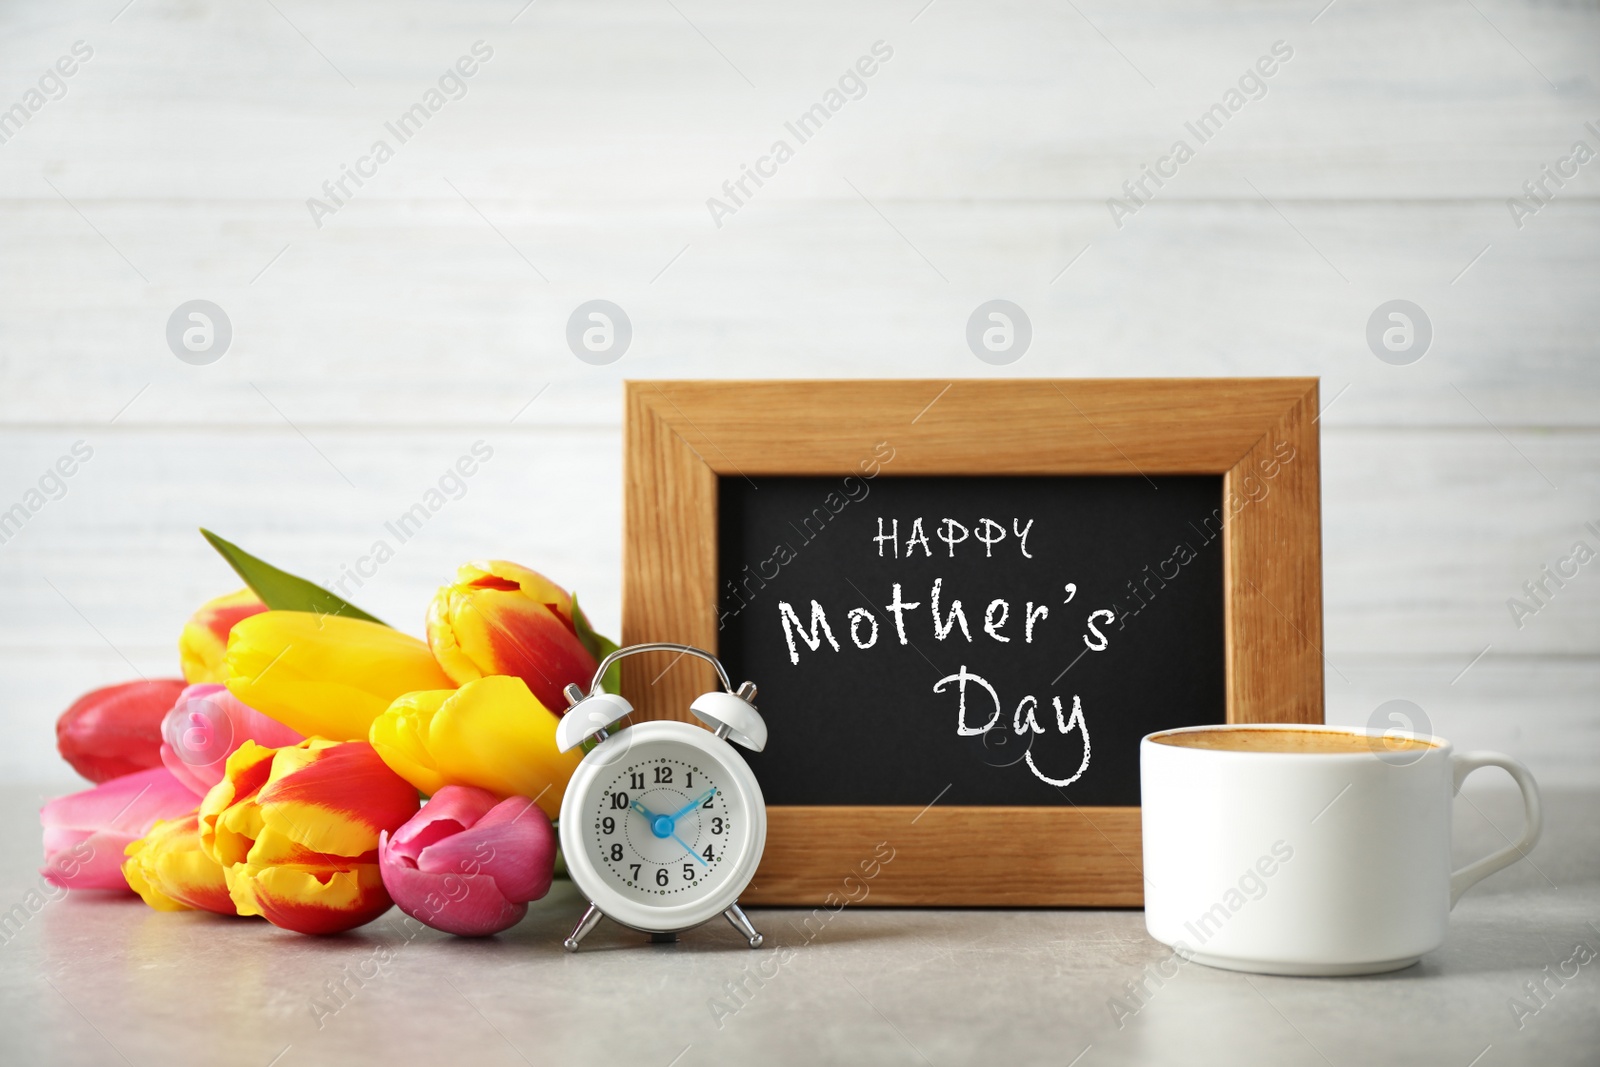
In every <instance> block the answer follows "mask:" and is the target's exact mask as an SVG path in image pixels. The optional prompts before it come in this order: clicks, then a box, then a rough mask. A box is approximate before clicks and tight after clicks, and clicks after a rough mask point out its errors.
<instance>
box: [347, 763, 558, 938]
mask: <svg viewBox="0 0 1600 1067" xmlns="http://www.w3.org/2000/svg"><path fill="white" fill-rule="evenodd" d="M555 856H556V835H555V830H554V829H552V828H551V826H550V820H549V819H548V818H547V817H546V816H545V813H544V812H543V811H541V810H539V806H538V805H537V804H535V803H534V802H533V801H531V800H529V799H527V798H526V797H512V798H510V799H509V800H497V799H496V797H495V795H494V794H493V793H490V792H489V791H488V790H485V789H478V788H476V787H474V786H462V785H447V786H445V787H444V788H443V789H440V790H439V791H438V792H437V793H435V794H434V796H433V799H432V800H430V801H428V803H427V804H426V805H424V806H423V808H422V810H421V811H419V812H418V813H417V814H416V815H414V816H412V818H411V821H410V822H408V823H406V824H405V825H404V826H402V827H400V829H398V830H396V831H395V832H394V836H393V837H392V838H391V837H389V836H388V835H387V834H383V835H380V836H379V838H378V869H379V870H380V871H382V872H383V884H384V888H386V889H388V890H389V895H390V896H391V897H393V898H394V902H395V903H396V904H398V905H399V906H400V910H401V911H403V912H405V913H406V914H407V915H409V916H411V917H412V918H413V919H417V920H419V921H420V922H424V923H426V924H427V925H429V926H431V927H433V928H434V929H435V930H444V931H446V932H447V933H452V934H460V935H461V936H462V937H483V936H486V935H488V934H497V933H499V932H500V931H501V930H505V929H507V928H509V927H512V926H515V925H516V924H517V923H518V922H520V921H521V920H522V917H523V916H524V915H526V914H527V913H528V901H530V900H538V899H539V898H540V897H542V896H544V895H545V894H546V893H548V892H549V891H550V880H551V877H552V876H553V874H554V870H555Z"/></svg>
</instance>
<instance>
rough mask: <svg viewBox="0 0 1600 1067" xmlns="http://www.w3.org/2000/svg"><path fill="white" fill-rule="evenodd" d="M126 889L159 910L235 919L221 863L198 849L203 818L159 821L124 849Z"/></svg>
mask: <svg viewBox="0 0 1600 1067" xmlns="http://www.w3.org/2000/svg"><path fill="white" fill-rule="evenodd" d="M124 851H125V854H126V855H127V857H128V858H127V859H126V860H124V861H123V864H122V875H123V877H124V878H126V879H127V880H128V887H129V888H130V889H132V890H133V891H134V892H135V893H138V894H139V896H141V897H143V898H144V902H145V903H146V904H148V905H150V906H151V907H152V908H154V909H156V910H157V911H188V910H190V909H198V910H200V911H214V912H216V913H217V914H218V915H235V914H237V911H236V909H235V908H234V906H233V898H232V897H230V896H229V895H228V880H227V878H226V877H225V876H224V874H223V871H222V865H221V864H219V863H218V862H217V861H216V860H214V859H212V858H211V857H210V856H209V855H208V854H207V853H206V851H205V850H204V849H202V848H201V847H200V815H199V813H198V812H191V813H189V814H188V815H185V816H183V817H182V818H178V819H172V820H170V821H167V822H158V823H156V824H155V826H153V827H152V828H151V830H150V832H149V833H147V834H145V835H144V836H143V837H141V838H140V839H139V840H137V841H134V842H132V843H130V844H129V845H128V846H127V848H126V849H125V850H124Z"/></svg>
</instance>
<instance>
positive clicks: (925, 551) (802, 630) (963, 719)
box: [778, 516, 1116, 786]
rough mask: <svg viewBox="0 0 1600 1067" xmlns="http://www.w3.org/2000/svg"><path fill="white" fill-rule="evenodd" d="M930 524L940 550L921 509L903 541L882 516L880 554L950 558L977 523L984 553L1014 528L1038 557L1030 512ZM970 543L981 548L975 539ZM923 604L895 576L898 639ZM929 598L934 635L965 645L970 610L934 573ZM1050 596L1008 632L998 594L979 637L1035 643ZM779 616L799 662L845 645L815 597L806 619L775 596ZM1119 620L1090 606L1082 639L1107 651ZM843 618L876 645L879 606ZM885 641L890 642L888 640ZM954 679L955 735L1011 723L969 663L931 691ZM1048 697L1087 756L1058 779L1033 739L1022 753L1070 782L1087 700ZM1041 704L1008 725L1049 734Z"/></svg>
mask: <svg viewBox="0 0 1600 1067" xmlns="http://www.w3.org/2000/svg"><path fill="white" fill-rule="evenodd" d="M931 528H932V529H933V530H934V531H935V539H936V540H937V541H939V542H942V543H943V546H944V549H945V552H944V553H938V554H936V550H935V549H934V547H933V544H932V542H931V541H930V540H929V537H928V535H927V533H926V530H927V529H929V527H928V526H925V525H924V523H923V520H922V518H921V517H920V516H919V517H917V518H916V519H915V520H914V521H913V522H912V523H911V524H910V525H909V536H908V539H907V540H905V541H904V542H902V541H901V540H900V521H899V520H898V519H894V520H891V522H890V523H889V525H888V526H887V528H886V527H885V524H884V520H883V519H882V518H879V519H878V536H877V537H876V538H874V539H873V540H874V541H875V542H876V545H877V552H878V556H879V557H880V558H894V559H906V558H917V557H918V556H920V557H921V558H925V559H934V558H939V556H940V555H942V556H943V557H944V558H946V559H949V558H953V557H954V556H955V555H956V554H957V549H956V546H957V545H959V544H961V543H962V542H964V541H965V540H967V537H968V535H969V532H970V530H971V529H973V528H976V529H977V530H978V531H979V533H978V534H977V536H976V540H977V541H978V542H980V543H981V544H982V546H983V555H984V556H985V557H992V554H993V552H994V547H995V545H997V544H999V543H1000V542H1001V541H1003V540H1005V539H1006V536H1007V533H1009V534H1010V535H1011V537H1012V538H1014V540H1015V545H1014V547H1015V548H1016V549H1017V551H1019V552H1020V553H1021V554H1022V555H1023V556H1024V557H1025V558H1028V559H1032V558H1033V556H1032V554H1031V553H1029V552H1028V548H1027V544H1028V540H1027V539H1028V533H1029V532H1030V531H1031V530H1032V529H1033V520H1032V519H1028V520H1027V521H1026V523H1024V522H1023V520H1021V519H1013V520H1012V521H1011V522H1010V523H1000V522H997V521H995V520H992V519H986V518H985V519H979V520H977V521H976V522H974V523H973V524H971V526H969V525H968V524H965V523H961V522H957V521H956V520H954V519H949V518H946V519H943V520H942V521H941V522H940V523H938V524H934V525H933V526H932V527H931ZM958 530H959V531H960V533H959V534H958V533H957V531H958ZM972 547H973V548H976V546H972ZM1062 591H1063V592H1064V593H1065V597H1064V598H1063V599H1062V600H1061V603H1062V604H1070V603H1072V601H1073V598H1074V597H1076V596H1077V593H1078V587H1077V584H1076V583H1074V582H1068V583H1067V584H1066V585H1065V586H1063V589H1062ZM922 603H923V602H922V601H920V600H907V599H906V598H905V589H904V587H903V585H902V583H900V582H894V583H893V584H892V586H891V592H890V599H889V603H887V604H885V605H883V610H884V611H886V612H888V613H889V614H890V615H892V616H893V617H894V631H895V639H896V640H897V641H898V642H899V643H900V644H901V645H912V647H915V643H914V642H913V641H912V639H911V638H910V637H909V636H908V635H907V633H906V620H907V617H908V614H909V613H912V612H915V611H916V610H917V609H918V608H920V607H921V606H922ZM927 603H928V607H929V611H930V616H931V621H932V624H933V630H932V636H933V639H934V640H935V641H947V640H949V639H950V638H951V637H952V636H953V635H954V634H955V632H956V631H957V630H959V631H960V632H961V636H962V638H963V639H965V640H966V642H967V643H968V644H972V643H973V642H974V637H973V632H972V626H971V625H970V624H969V623H968V620H967V612H966V609H965V608H964V607H963V606H962V603H961V601H960V600H959V599H956V598H950V599H949V600H948V605H949V606H948V607H945V603H946V593H945V585H944V578H942V577H939V578H935V579H934V580H933V585H932V586H931V587H930V588H929V590H928V600H927ZM1053 603H1054V601H1050V602H1048V603H1047V602H1037V603H1036V602H1035V601H1032V600H1028V601H1025V602H1024V607H1023V610H1022V611H1021V613H1020V618H1019V620H1018V625H1019V626H1020V628H1021V631H1020V633H1019V632H1018V631H1017V630H1016V629H1015V628H1013V629H1012V630H1011V631H1010V632H1006V626H1007V624H1008V623H1009V622H1010V621H1011V614H1012V611H1011V609H1012V605H1011V602H1010V601H1008V600H1006V599H1005V598H1004V597H996V598H995V599H993V600H991V601H989V604H988V606H987V607H986V608H985V609H984V611H983V622H982V636H984V637H987V638H988V639H989V640H991V641H994V642H997V643H999V644H1011V643H1012V642H1014V641H1016V642H1020V643H1022V644H1028V645H1031V644H1033V643H1034V638H1035V631H1036V629H1039V624H1040V623H1042V622H1044V621H1045V620H1047V619H1048V618H1049V617H1050V607H1051V605H1052V604H1053ZM910 617H911V618H912V619H913V620H914V619H915V618H916V616H915V615H911V616H910ZM974 618H976V617H974ZM778 621H779V624H780V625H781V626H782V627H783V638H784V641H785V642H786V643H787V645H788V648H789V662H790V664H792V665H794V666H799V664H800V645H801V644H804V645H805V647H806V648H807V649H809V650H810V651H812V652H818V651H821V649H822V645H823V643H824V642H826V643H827V644H828V646H829V647H830V648H832V649H833V651H835V652H839V651H841V650H842V646H841V645H840V643H839V640H838V638H837V637H835V636H834V629H833V623H832V622H831V621H830V620H829V617H828V612H827V609H826V608H824V607H823V606H822V604H821V603H820V602H819V601H817V600H816V599H815V598H813V599H812V600H811V612H810V620H809V622H802V621H801V619H800V615H799V614H798V613H797V612H796V611H795V609H794V605H793V604H791V603H789V601H787V600H780V601H779V602H778ZM1114 622H1116V613H1115V612H1113V611H1111V610H1109V609H1107V608H1097V609H1095V610H1093V611H1090V612H1089V613H1088V614H1087V615H1086V616H1085V617H1084V620H1083V626H1084V630H1085V632H1084V633H1083V634H1081V638H1082V641H1083V645H1084V651H1085V652H1104V651H1105V650H1106V649H1107V648H1108V647H1109V646H1110V643H1111V642H1110V638H1109V637H1108V636H1107V633H1106V630H1105V629H1102V627H1106V628H1109V626H1110V625H1111V624H1112V623H1114ZM843 623H844V626H845V627H846V632H847V633H848V636H849V638H850V643H851V644H853V645H854V646H855V647H856V648H857V649H858V650H861V651H866V650H868V649H871V648H875V647H877V645H878V639H879V636H880V625H879V614H878V612H876V611H874V610H873V609H872V608H870V607H854V608H851V609H850V610H849V611H848V612H846V613H845V615H844V618H843ZM885 643H886V644H887V641H886V642H885ZM1083 654H1084V652H1080V653H1079V655H1083ZM969 685H970V686H972V687H973V689H974V692H975V693H976V692H977V691H978V690H981V691H982V692H983V693H984V694H987V696H988V698H989V701H990V703H991V704H992V705H993V710H992V712H991V713H990V714H989V717H988V721H987V722H984V723H983V724H982V725H974V724H973V723H972V722H971V721H969V719H968V716H967V688H968V686H969ZM952 686H953V687H954V691H955V693H956V697H957V707H956V735H957V736H958V737H975V736H982V735H984V734H987V733H988V732H989V731H991V730H995V729H1001V730H1003V729H1005V728H1006V727H1005V725H1004V722H1005V720H1004V718H1003V715H1002V711H1003V707H1002V703H1001V700H1000V694H999V693H998V692H997V691H996V690H995V688H994V686H993V685H991V684H989V682H988V681H987V680H986V679H985V678H983V677H982V676H980V675H977V674H974V673H972V672H971V671H969V670H967V667H966V665H965V664H963V665H962V666H961V669H960V670H959V671H957V672H956V673H955V674H951V675H946V676H945V677H943V678H940V679H939V680H938V681H937V682H935V683H934V685H933V691H934V692H935V693H944V692H946V691H947V690H950V689H951V687H952ZM975 699H976V700H981V699H982V698H981V697H976V696H975ZM1050 699H1051V705H1052V707H1053V708H1054V710H1055V726H1056V729H1057V730H1058V731H1059V732H1060V733H1062V734H1070V733H1072V732H1073V731H1074V730H1076V731H1077V732H1078V734H1079V736H1080V737H1082V739H1083V759H1082V762H1081V763H1080V764H1079V765H1078V769H1077V771H1076V772H1074V773H1073V774H1071V775H1070V776H1068V777H1065V778H1053V777H1051V776H1049V775H1047V774H1045V773H1044V772H1043V771H1041V770H1040V769H1039V768H1038V766H1037V765H1035V763H1034V761H1033V751H1032V747H1031V746H1030V747H1029V749H1028V752H1027V754H1026V756H1025V758H1026V761H1027V764H1028V769H1029V770H1031V771H1032V772H1033V774H1034V776H1035V777H1037V778H1038V779H1039V780H1040V781H1041V782H1044V783H1046V784H1048V785H1053V786H1067V785H1071V784H1072V783H1073V782H1076V781H1077V780H1078V779H1079V778H1081V777H1082V776H1083V773H1084V772H1085V771H1086V770H1088V769H1089V727H1088V724H1087V723H1086V722H1085V721H1084V716H1083V704H1082V702H1081V701H1080V699H1079V698H1078V697H1077V696H1076V695H1074V696H1073V698H1072V711H1071V712H1070V714H1069V713H1068V712H1067V710H1066V708H1065V707H1064V706H1063V704H1062V701H1061V698H1060V697H1059V696H1053V697H1051V698H1050ZM1038 710H1039V700H1038V698H1036V697H1035V696H1033V695H1032V694H1031V693H1030V694H1028V695H1026V696H1024V697H1023V698H1022V699H1021V700H1020V701H1018V702H1017V706H1016V709H1015V711H1014V712H1013V713H1012V715H1011V721H1010V728H1011V731H1012V732H1013V733H1014V734H1016V735H1018V736H1023V735H1032V734H1042V733H1044V732H1045V727H1044V725H1042V724H1041V723H1040V722H1039V716H1038Z"/></svg>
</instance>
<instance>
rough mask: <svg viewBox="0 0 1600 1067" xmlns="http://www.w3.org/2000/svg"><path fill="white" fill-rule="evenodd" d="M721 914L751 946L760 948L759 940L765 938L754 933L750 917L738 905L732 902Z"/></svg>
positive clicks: (754, 929)
mask: <svg viewBox="0 0 1600 1067" xmlns="http://www.w3.org/2000/svg"><path fill="white" fill-rule="evenodd" d="M722 915H723V918H725V919H727V920H728V921H729V922H730V923H732V924H733V928H734V929H735V930H737V931H739V932H740V933H741V934H743V935H744V936H745V938H746V939H747V940H748V941H749V942H750V947H751V948H760V947H761V942H762V941H764V940H766V939H765V938H763V937H762V936H761V935H760V934H758V933H756V928H755V927H754V926H752V925H751V924H750V917H749V916H747V915H746V914H745V913H744V912H743V911H742V910H741V909H740V907H739V905H737V904H734V905H732V906H730V907H729V908H728V910H727V911H725V912H723V913H722Z"/></svg>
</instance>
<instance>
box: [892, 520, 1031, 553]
mask: <svg viewBox="0 0 1600 1067" xmlns="http://www.w3.org/2000/svg"><path fill="white" fill-rule="evenodd" d="M1021 522H1022V520H1021V519H1012V520H1011V530H1010V533H1009V534H1008V533H1007V531H1006V526H1005V524H1004V523H999V522H996V521H995V520H993V519H979V520H978V521H977V522H976V523H974V524H973V525H974V526H976V527H977V531H976V533H974V532H973V530H972V528H971V527H969V526H967V525H966V524H965V523H961V522H957V521H956V520H955V519H940V520H939V522H938V524H937V525H936V526H935V527H934V537H935V538H937V539H938V540H940V541H943V542H944V545H945V548H946V550H947V551H946V553H945V558H946V559H950V558H952V557H954V556H955V554H956V546H957V545H959V544H961V543H962V542H964V541H966V540H967V539H968V538H969V537H973V538H975V539H976V540H977V541H978V542H979V543H980V544H982V545H983V555H984V558H985V559H989V558H992V557H993V556H994V546H995V545H997V544H999V543H1000V542H1001V541H1004V540H1005V539H1006V538H1007V537H1008V536H1011V537H1015V538H1016V539H1017V549H1018V551H1020V552H1021V553H1022V557H1023V558H1024V559H1032V558H1033V556H1032V554H1031V553H1029V552H1028V531H1030V530H1032V529H1033V520H1032V519H1029V520H1028V522H1027V525H1025V526H1023V525H1019V523H1021ZM957 530H959V531H960V533H957V532H956V531H957ZM872 540H873V541H875V542H876V543H877V545H878V558H879V559H882V558H884V556H885V554H886V553H885V546H888V551H887V555H889V556H890V557H892V558H894V559H900V558H901V556H900V520H899V519H890V520H889V529H888V531H887V532H885V530H884V527H883V516H882V515H879V516H878V536H877V537H874V538H873V539H872ZM919 546H920V547H921V549H922V554H923V557H924V558H926V559H932V558H933V547H932V545H930V544H929V543H928V533H927V530H926V528H925V527H924V526H923V525H922V516H921V515H918V516H917V517H916V518H915V519H913V520H912V521H911V527H910V530H909V532H908V533H907V535H906V541H905V558H906V559H911V558H912V557H913V556H915V555H916V552H917V548H918V547H919ZM973 547H974V549H976V547H977V546H973Z"/></svg>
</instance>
